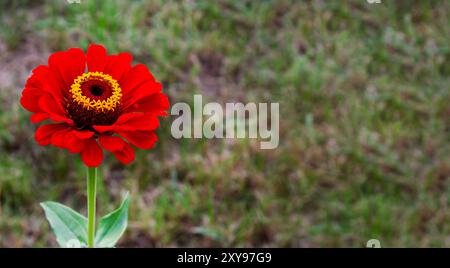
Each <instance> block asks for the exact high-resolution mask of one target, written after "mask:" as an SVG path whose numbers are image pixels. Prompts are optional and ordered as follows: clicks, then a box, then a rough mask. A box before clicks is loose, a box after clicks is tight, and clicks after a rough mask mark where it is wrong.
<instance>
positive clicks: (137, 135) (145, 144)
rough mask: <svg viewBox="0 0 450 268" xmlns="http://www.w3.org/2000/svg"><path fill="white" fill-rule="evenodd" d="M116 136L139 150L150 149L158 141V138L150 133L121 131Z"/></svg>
mask: <svg viewBox="0 0 450 268" xmlns="http://www.w3.org/2000/svg"><path fill="white" fill-rule="evenodd" d="M117 134H119V135H120V136H122V137H124V138H125V139H127V140H128V141H129V142H130V143H131V144H133V145H134V146H136V147H138V148H141V149H151V148H152V147H153V145H154V144H155V142H156V141H157V140H158V137H157V136H156V134H155V133H154V132H152V131H123V132H118V133H117Z"/></svg>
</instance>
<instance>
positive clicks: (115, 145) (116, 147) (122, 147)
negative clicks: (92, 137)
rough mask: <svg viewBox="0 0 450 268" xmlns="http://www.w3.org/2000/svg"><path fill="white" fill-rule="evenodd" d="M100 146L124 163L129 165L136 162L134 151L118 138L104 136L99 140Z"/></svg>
mask: <svg viewBox="0 0 450 268" xmlns="http://www.w3.org/2000/svg"><path fill="white" fill-rule="evenodd" d="M98 141H99V142H100V145H101V146H102V147H103V148H105V150H108V151H110V152H112V153H113V154H114V156H115V157H116V158H117V159H118V160H119V161H120V162H122V163H124V164H125V165H126V164H129V163H131V162H133V160H134V149H133V147H131V146H130V145H129V144H128V143H126V142H125V141H124V140H122V139H121V138H120V137H117V136H109V135H102V136H100V138H99V139H98Z"/></svg>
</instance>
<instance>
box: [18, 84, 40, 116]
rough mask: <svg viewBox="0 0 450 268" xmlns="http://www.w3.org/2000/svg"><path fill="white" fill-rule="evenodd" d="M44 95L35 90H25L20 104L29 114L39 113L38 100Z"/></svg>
mask: <svg viewBox="0 0 450 268" xmlns="http://www.w3.org/2000/svg"><path fill="white" fill-rule="evenodd" d="M45 94H46V93H45V92H43V91H41V90H37V89H35V88H25V89H24V90H23V92H22V97H21V98H20V104H22V106H23V107H24V108H25V109H27V110H28V111H30V112H40V111H41V108H40V107H39V99H40V98H41V97H42V96H44V95H45Z"/></svg>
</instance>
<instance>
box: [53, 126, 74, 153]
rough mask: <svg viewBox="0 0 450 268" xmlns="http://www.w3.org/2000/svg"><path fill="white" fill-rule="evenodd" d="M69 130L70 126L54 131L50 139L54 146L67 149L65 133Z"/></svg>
mask: <svg viewBox="0 0 450 268" xmlns="http://www.w3.org/2000/svg"><path fill="white" fill-rule="evenodd" d="M71 131H72V130H71V129H70V128H66V129H63V130H60V131H58V132H56V133H55V134H53V136H52V139H51V143H52V145H53V146H56V147H60V148H64V149H67V146H66V141H67V139H66V135H67V134H68V133H69V132H71Z"/></svg>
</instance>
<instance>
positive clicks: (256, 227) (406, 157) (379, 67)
mask: <svg viewBox="0 0 450 268" xmlns="http://www.w3.org/2000/svg"><path fill="white" fill-rule="evenodd" d="M449 18H450V2H449V1H446V0H442V1H412V0H411V1H406V0H405V1H400V0H398V1H393V0H382V3H381V4H368V3H367V1H366V0H352V1H324V0H318V1H295V0H280V1H272V0H261V1H250V0H242V1H233V0H218V1H207V0H202V1H193V0H191V1H188V0H187V1H163V0H156V1H142V0H141V1H117V0H103V1H94V0H81V3H80V4H69V3H68V2H67V1H64V0H53V1H52V0H45V1H44V0H19V1H17V0H14V1H13V0H2V1H1V2H0V103H1V105H0V246H1V247H41V246H52V247H53V246H56V242H55V240H54V238H53V236H52V234H51V231H50V229H49V226H48V224H47V222H46V221H45V218H44V214H43V211H42V210H41V208H40V207H39V202H40V201H45V200H54V201H59V202H62V203H64V204H66V205H69V206H71V207H73V208H75V209H77V210H79V211H81V212H83V213H85V212H86V209H85V206H86V204H85V170H84V167H83V166H82V164H81V163H80V161H79V159H78V156H75V155H70V154H69V153H68V152H65V151H60V150H59V149H55V148H50V147H40V146H38V145H37V144H36V143H35V142H34V139H33V135H34V129H35V128H36V126H34V125H32V124H31V123H30V122H29V120H28V118H29V114H28V113H27V112H25V111H24V110H23V109H22V108H21V107H20V104H19V98H20V94H21V90H22V88H23V85H24V83H25V81H26V78H27V77H28V75H29V74H30V71H31V70H32V69H33V68H34V67H36V66H37V65H39V64H44V63H46V60H47V57H48V55H49V54H50V53H52V52H54V51H57V50H65V49H67V48H68V47H82V48H83V49H85V48H86V47H87V45H88V44H89V43H92V42H96V43H101V44H103V45H105V46H106V47H107V48H108V50H109V51H110V52H112V53H116V52H119V51H129V52H131V53H132V54H133V55H134V56H135V61H136V62H142V63H144V64H146V65H147V66H148V67H149V68H150V70H151V71H152V73H153V74H154V75H155V77H156V78H157V79H158V80H159V81H161V82H162V83H163V84H164V86H165V92H166V94H168V95H169V96H170V99H171V103H175V102H179V101H183V102H188V103H191V102H192V95H193V94H194V93H196V94H203V96H204V101H208V100H209V101H218V102H221V103H225V102H233V101H241V102H279V103H280V112H281V115H280V118H281V120H280V146H279V147H278V148H277V149H275V150H260V149H259V142H258V141H256V140H245V139H244V140H242V139H239V140H238V139H236V140H194V139H189V140H187V139H186V140H175V139H173V138H172V137H171V135H170V124H171V122H172V119H173V118H166V119H163V120H162V127H161V128H160V129H159V130H158V135H159V141H158V143H157V146H156V148H155V149H154V150H152V151H139V152H138V154H137V160H136V161H135V162H134V164H132V165H131V166H128V167H124V166H122V165H121V164H119V163H118V162H117V161H116V160H115V159H113V158H112V157H110V156H109V157H108V159H107V160H106V162H105V164H104V165H103V166H102V170H101V174H102V179H101V185H100V194H99V207H98V212H99V213H100V214H106V213H107V212H109V211H110V210H112V209H113V208H114V207H115V206H117V205H118V204H119V202H120V199H121V196H122V195H123V193H124V192H125V191H127V190H129V191H131V195H132V203H131V210H130V222H129V228H128V230H127V232H126V234H125V236H124V238H123V239H122V240H121V241H120V243H119V245H118V246H120V247H127V246H129V247H140V246H145V247H166V246H168V247H173V246H183V247H210V246H214V247H234V246H237V247H252V246H258V247H266V246H273V247H321V246H337V247H347V246H348V247H363V246H365V243H366V242H367V240H369V239H371V238H377V239H379V240H380V241H381V244H382V246H383V247H403V246H405V247H409V246H417V247H425V246H433V247H441V246H447V247H448V246H450V199H449V197H450V180H449V178H450V154H449V152H450V143H449V131H450V90H449V89H450V88H449V73H450V64H449V62H450V61H449V60H450V47H449V33H450V21H449ZM205 98H206V99H205Z"/></svg>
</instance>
